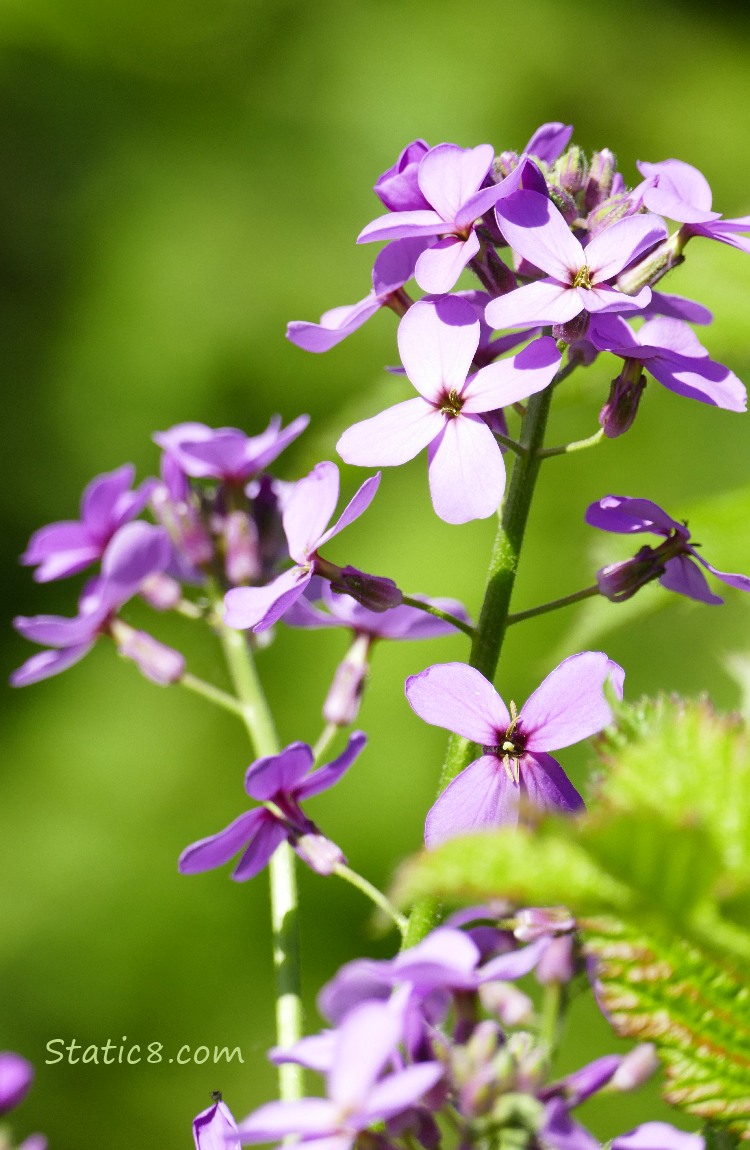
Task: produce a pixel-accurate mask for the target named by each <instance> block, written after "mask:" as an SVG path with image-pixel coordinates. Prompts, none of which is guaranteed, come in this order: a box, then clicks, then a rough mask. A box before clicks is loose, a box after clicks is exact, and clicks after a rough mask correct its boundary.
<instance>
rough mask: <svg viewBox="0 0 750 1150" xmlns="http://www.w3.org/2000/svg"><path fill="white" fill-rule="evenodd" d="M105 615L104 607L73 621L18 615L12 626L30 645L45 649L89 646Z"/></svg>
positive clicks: (61, 618)
mask: <svg viewBox="0 0 750 1150" xmlns="http://www.w3.org/2000/svg"><path fill="white" fill-rule="evenodd" d="M107 615H108V611H107V609H106V607H102V608H100V609H99V610H95V611H90V612H88V613H86V614H84V615H76V616H75V617H74V618H73V619H65V618H63V617H62V616H61V615H34V616H32V617H31V618H27V617H26V616H24V615H19V616H18V617H17V618H16V619H14V620H13V626H14V627H15V629H16V631H18V633H19V635H23V637H24V639H28V640H29V642H31V643H39V644H43V645H44V646H45V647H75V646H79V645H80V644H89V645H90V644H91V643H92V642H93V641H94V639H95V637H96V635H97V633H98V631H99V628H100V627H101V625H102V624H103V622H104V621H105V619H106V618H107Z"/></svg>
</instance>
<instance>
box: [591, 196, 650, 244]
mask: <svg viewBox="0 0 750 1150" xmlns="http://www.w3.org/2000/svg"><path fill="white" fill-rule="evenodd" d="M637 210H638V205H637V204H636V202H635V201H634V200H633V197H632V196H630V195H629V194H628V193H627V192H619V193H617V194H613V195H611V196H608V198H607V199H606V200H602V202H601V203H600V204H599V205H598V206H597V207H595V208H594V210H593V211H592V212H589V214H588V216H587V218H586V227H587V229H588V233H589V235H590V236H591V237H593V236H598V235H599V234H600V232H604V231H606V230H607V228H611V227H612V224H616V223H617V222H618V220H624V219H625V218H626V216H632V215H633V214H634V212H636V211H637Z"/></svg>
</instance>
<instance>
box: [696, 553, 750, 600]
mask: <svg viewBox="0 0 750 1150" xmlns="http://www.w3.org/2000/svg"><path fill="white" fill-rule="evenodd" d="M690 551H692V553H693V555H694V556H695V558H696V559H697V560H698V562H699V563H700V564H701V566H702V567H705V568H706V570H707V571H710V572H711V574H712V575H715V576H716V578H717V579H721V581H722V583H726V584H727V585H728V586H729V587H736V588H737V590H738V591H750V579H749V578H748V577H747V575H734V574H732V573H731V572H728V571H719V570H717V568H716V567H712V566H711V564H710V563H707V562H706V560H705V559H704V558H703V556H702V555H699V554H698V552H697V551H695V550H694V549H693V548H692V547H691V548H690Z"/></svg>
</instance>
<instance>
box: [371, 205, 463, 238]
mask: <svg viewBox="0 0 750 1150" xmlns="http://www.w3.org/2000/svg"><path fill="white" fill-rule="evenodd" d="M445 231H446V226H445V220H444V219H443V217H442V216H441V215H440V214H439V213H438V212H431V211H411V212H388V214H387V215H385V216H378V218H377V219H376V220H372V221H371V222H370V223H369V224H367V225H366V227H364V228H363V229H362V231H361V232H360V233H359V235H358V236H357V243H358V244H366V243H370V242H371V241H372V240H401V239H412V238H414V237H417V236H439V235H441V234H442V233H443V232H445Z"/></svg>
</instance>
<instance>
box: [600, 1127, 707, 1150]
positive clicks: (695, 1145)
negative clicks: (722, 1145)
mask: <svg viewBox="0 0 750 1150" xmlns="http://www.w3.org/2000/svg"><path fill="white" fill-rule="evenodd" d="M705 1145H706V1144H705V1141H704V1140H703V1138H702V1137H701V1135H700V1134H688V1133H686V1131H684V1130H676V1129H675V1128H674V1126H670V1125H669V1124H668V1123H667V1122H644V1123H643V1124H642V1125H641V1126H636V1128H635V1130H631V1131H630V1133H629V1134H620V1135H619V1137H617V1138H615V1140H614V1141H613V1143H612V1150H704V1147H705Z"/></svg>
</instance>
